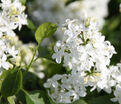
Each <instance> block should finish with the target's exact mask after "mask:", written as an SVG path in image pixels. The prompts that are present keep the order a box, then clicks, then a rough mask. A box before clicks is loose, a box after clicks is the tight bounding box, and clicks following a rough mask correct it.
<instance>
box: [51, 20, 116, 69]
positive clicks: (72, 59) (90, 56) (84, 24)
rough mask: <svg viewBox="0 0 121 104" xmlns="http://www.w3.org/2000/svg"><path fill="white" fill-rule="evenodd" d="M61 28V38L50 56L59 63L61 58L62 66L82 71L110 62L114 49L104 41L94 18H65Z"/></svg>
mask: <svg viewBox="0 0 121 104" xmlns="http://www.w3.org/2000/svg"><path fill="white" fill-rule="evenodd" d="M63 30H64V35H63V40H62V41H58V42H57V43H56V45H55V47H54V51H55V53H54V54H53V56H52V58H53V59H56V62H57V63H61V60H62V58H63V65H64V66H66V67H69V68H70V69H75V70H84V71H88V70H90V69H91V68H92V67H95V68H96V70H97V71H101V70H102V69H105V67H106V66H108V65H109V64H110V58H111V57H112V55H113V54H114V53H116V52H115V49H114V47H113V46H112V45H111V44H110V42H109V41H105V37H104V36H102V35H101V33H100V32H99V31H98V29H97V24H96V22H95V20H94V19H91V18H87V19H86V20H85V21H79V20H72V21H71V20H67V21H66V24H65V26H64V27H63ZM102 60H103V61H102Z"/></svg>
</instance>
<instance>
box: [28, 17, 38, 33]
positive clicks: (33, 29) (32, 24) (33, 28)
mask: <svg viewBox="0 0 121 104" xmlns="http://www.w3.org/2000/svg"><path fill="white" fill-rule="evenodd" d="M27 22H28V25H27V27H28V28H29V29H31V30H32V31H35V30H36V27H35V25H34V23H33V22H32V21H31V20H30V19H27Z"/></svg>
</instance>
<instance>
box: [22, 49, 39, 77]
mask: <svg viewBox="0 0 121 104" xmlns="http://www.w3.org/2000/svg"><path fill="white" fill-rule="evenodd" d="M37 49H38V47H37V48H36V49H35V51H34V54H33V56H32V59H31V62H30V63H29V65H28V66H27V68H26V70H25V73H24V75H25V74H26V73H27V72H28V71H29V69H30V67H31V66H32V63H33V62H34V58H35V56H36V52H37Z"/></svg>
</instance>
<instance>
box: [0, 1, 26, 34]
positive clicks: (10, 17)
mask: <svg viewBox="0 0 121 104" xmlns="http://www.w3.org/2000/svg"><path fill="white" fill-rule="evenodd" d="M0 7H1V9H2V10H1V11H0V23H1V24H0V36H2V35H10V36H15V33H14V31H13V30H15V29H16V28H19V30H20V29H21V27H22V25H26V24H27V15H26V14H25V13H24V10H25V6H23V5H22V4H21V3H20V2H19V0H13V1H11V0H2V3H1V4H0Z"/></svg>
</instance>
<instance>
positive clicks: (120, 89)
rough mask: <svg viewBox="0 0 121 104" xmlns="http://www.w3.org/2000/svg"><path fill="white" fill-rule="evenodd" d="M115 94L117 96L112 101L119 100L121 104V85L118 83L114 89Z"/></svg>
mask: <svg viewBox="0 0 121 104" xmlns="http://www.w3.org/2000/svg"><path fill="white" fill-rule="evenodd" d="M114 96H115V98H112V99H111V101H113V102H117V101H118V102H119V104H121V85H120V84H118V85H116V87H115V90H114Z"/></svg>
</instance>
